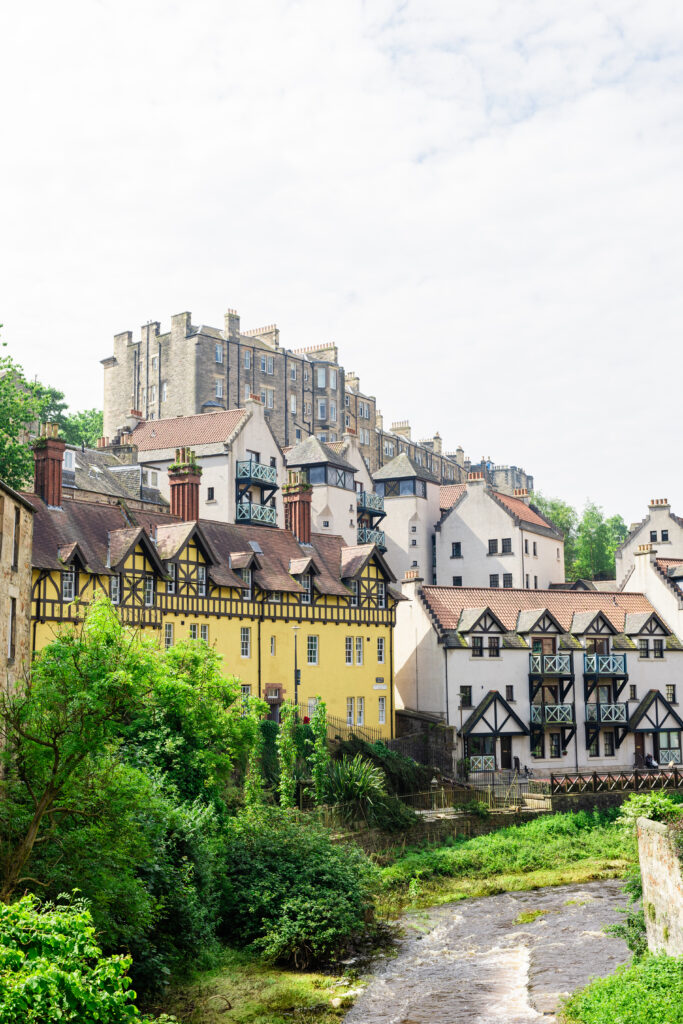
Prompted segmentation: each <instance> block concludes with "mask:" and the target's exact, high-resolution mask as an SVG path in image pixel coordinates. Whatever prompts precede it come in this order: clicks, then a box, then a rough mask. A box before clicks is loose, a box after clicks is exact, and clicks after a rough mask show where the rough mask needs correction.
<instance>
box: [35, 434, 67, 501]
mask: <svg viewBox="0 0 683 1024" xmlns="http://www.w3.org/2000/svg"><path fill="white" fill-rule="evenodd" d="M58 431H59V427H58V426H57V424H56V423H42V424H41V427H40V437H39V438H38V440H37V441H35V442H34V444H33V458H34V461H35V483H34V490H35V492H36V494H37V495H38V497H39V498H42V499H43V501H44V502H45V504H46V505H48V506H49V507H50V508H61V504H62V462H63V459H64V449H65V448H66V442H65V441H62V439H61V437H58Z"/></svg>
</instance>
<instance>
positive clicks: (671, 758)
mask: <svg viewBox="0 0 683 1024" xmlns="http://www.w3.org/2000/svg"><path fill="white" fill-rule="evenodd" d="M658 738H659V744H658V745H659V758H658V760H659V763H660V764H662V765H664V764H680V763H681V734H680V732H679V731H678V730H677V729H664V730H662V732H660V733H659V737H658Z"/></svg>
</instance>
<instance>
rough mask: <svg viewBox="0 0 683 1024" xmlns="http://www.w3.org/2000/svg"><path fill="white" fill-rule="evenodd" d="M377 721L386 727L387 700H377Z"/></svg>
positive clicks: (379, 698)
mask: <svg viewBox="0 0 683 1024" xmlns="http://www.w3.org/2000/svg"><path fill="white" fill-rule="evenodd" d="M377 721H378V722H379V724H380V725H386V721H387V698H386V697H378V699H377Z"/></svg>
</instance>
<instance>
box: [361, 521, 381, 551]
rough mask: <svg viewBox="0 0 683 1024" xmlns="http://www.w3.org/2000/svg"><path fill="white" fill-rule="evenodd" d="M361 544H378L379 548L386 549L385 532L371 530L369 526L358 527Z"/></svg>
mask: <svg viewBox="0 0 683 1024" xmlns="http://www.w3.org/2000/svg"><path fill="white" fill-rule="evenodd" d="M358 543H359V544H376V545H377V547H378V548H383V547H385V546H386V545H385V543H384V530H371V529H369V527H367V526H359V527H358Z"/></svg>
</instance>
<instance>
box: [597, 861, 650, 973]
mask: <svg viewBox="0 0 683 1024" xmlns="http://www.w3.org/2000/svg"><path fill="white" fill-rule="evenodd" d="M623 891H624V892H625V893H628V904H627V905H626V907H623V908H622V907H618V908H617V909H618V911H619V913H620V914H623V915H624V921H623V923H617V924H609V925H607V927H606V928H605V931H606V932H607V933H608V934H610V935H618V936H619V938H620V939H623V940H624V942H625V943H626V945H627V946H628V948H629V949H630V950H631V952H632V953H633V954H634V955H635V956H644V955H645V953H647V933H646V929H645V914H644V912H643V908H642V906H640V902H641V900H642V898H643V880H642V877H641V874H640V867H639V866H636V867H634V868H632V869H631V871H630V872H629V873H628V875H627V876H626V882H625V883H624V886H623Z"/></svg>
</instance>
